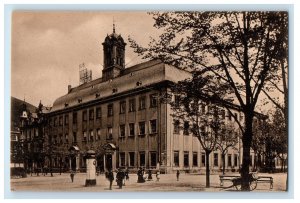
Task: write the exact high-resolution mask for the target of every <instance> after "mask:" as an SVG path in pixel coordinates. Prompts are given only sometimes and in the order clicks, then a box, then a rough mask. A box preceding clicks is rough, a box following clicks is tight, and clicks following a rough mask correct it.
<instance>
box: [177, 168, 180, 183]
mask: <svg viewBox="0 0 300 203" xmlns="http://www.w3.org/2000/svg"><path fill="white" fill-rule="evenodd" d="M179 175H180V171H179V170H177V172H176V178H177V181H179Z"/></svg>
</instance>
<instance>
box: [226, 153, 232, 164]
mask: <svg viewBox="0 0 300 203" xmlns="http://www.w3.org/2000/svg"><path fill="white" fill-rule="evenodd" d="M227 166H228V167H231V166H232V156H231V154H228V158H227Z"/></svg>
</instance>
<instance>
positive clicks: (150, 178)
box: [148, 169, 152, 181]
mask: <svg viewBox="0 0 300 203" xmlns="http://www.w3.org/2000/svg"><path fill="white" fill-rule="evenodd" d="M151 180H152V171H151V169H149V170H148V181H151Z"/></svg>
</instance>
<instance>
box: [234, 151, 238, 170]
mask: <svg viewBox="0 0 300 203" xmlns="http://www.w3.org/2000/svg"><path fill="white" fill-rule="evenodd" d="M234 166H235V167H237V166H238V155H237V154H235V155H234Z"/></svg>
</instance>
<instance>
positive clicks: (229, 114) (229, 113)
mask: <svg viewBox="0 0 300 203" xmlns="http://www.w3.org/2000/svg"><path fill="white" fill-rule="evenodd" d="M228 120H230V121H231V112H230V111H228Z"/></svg>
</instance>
